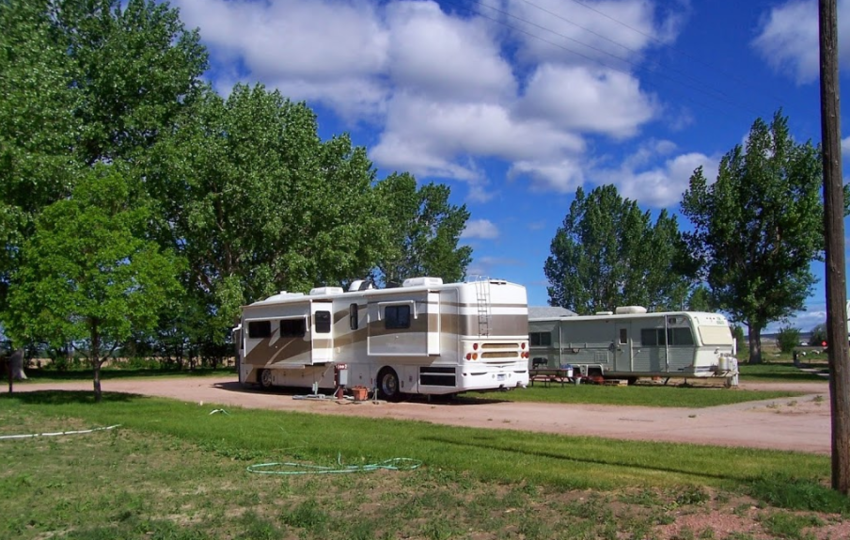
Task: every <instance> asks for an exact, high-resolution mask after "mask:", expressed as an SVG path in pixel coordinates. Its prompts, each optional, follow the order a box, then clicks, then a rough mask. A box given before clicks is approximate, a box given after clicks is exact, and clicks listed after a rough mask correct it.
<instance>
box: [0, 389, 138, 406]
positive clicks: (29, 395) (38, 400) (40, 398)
mask: <svg viewBox="0 0 850 540" xmlns="http://www.w3.org/2000/svg"><path fill="white" fill-rule="evenodd" d="M4 399H9V400H11V399H14V400H16V401H19V402H21V403H24V404H26V405H70V404H78V403H90V404H95V401H94V390H85V391H83V390H39V391H36V392H17V393H12V394H0V400H4ZM142 399H148V398H147V397H146V396H141V395H139V394H124V393H120V392H103V394H102V398H101V402H102V403H130V402H133V401H139V400H142Z"/></svg>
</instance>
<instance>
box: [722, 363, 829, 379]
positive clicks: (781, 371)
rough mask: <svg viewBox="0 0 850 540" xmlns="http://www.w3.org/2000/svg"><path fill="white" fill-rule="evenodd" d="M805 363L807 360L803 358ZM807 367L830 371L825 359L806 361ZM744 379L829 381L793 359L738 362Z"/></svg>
mask: <svg viewBox="0 0 850 540" xmlns="http://www.w3.org/2000/svg"><path fill="white" fill-rule="evenodd" d="M803 362H804V363H805V362H806V361H805V360H803ZM806 366H807V367H812V368H817V369H822V370H825V371H828V369H827V365H826V362H825V361H821V360H817V361H815V362H812V363H806ZM738 371H740V373H741V380H742V381H754V382H756V381H763V382H827V381H828V379H826V378H825V377H820V376H818V375H815V374H814V373H811V372H808V371H802V370H801V369H799V368H797V367H795V366H794V363H793V361H790V360H789V361H772V362H769V363H763V364H754V365H750V364H738Z"/></svg>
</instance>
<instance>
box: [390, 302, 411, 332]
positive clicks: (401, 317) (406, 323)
mask: <svg viewBox="0 0 850 540" xmlns="http://www.w3.org/2000/svg"><path fill="white" fill-rule="evenodd" d="M384 328H386V329H388V330H391V329H393V328H410V306H408V305H404V306H387V307H385V308H384Z"/></svg>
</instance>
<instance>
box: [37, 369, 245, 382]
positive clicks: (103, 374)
mask: <svg viewBox="0 0 850 540" xmlns="http://www.w3.org/2000/svg"><path fill="white" fill-rule="evenodd" d="M25 372H26V375H27V378H28V380H30V381H33V382H39V381H41V380H44V379H48V380H61V381H90V380H92V378H93V377H94V372H93V371H92V370H91V369H72V370H67V371H56V370H52V369H27V370H26V371H25ZM235 374H236V370H235V369H233V368H231V367H228V368H218V369H212V368H195V369H192V370H186V369H183V370H181V369H177V368H159V369H150V368H138V369H131V368H128V369H110V368H103V369H101V370H100V378H101V380H115V379H131V378H133V379H138V378H148V377H174V376H181V377H209V376H223V375H235ZM22 382H23V381H22ZM23 384H26V382H23Z"/></svg>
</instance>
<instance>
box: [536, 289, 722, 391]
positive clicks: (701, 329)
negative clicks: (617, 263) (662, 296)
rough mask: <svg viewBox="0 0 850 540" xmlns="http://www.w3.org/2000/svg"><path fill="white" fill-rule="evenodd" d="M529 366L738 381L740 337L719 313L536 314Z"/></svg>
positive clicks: (624, 376) (603, 374)
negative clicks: (737, 341)
mask: <svg viewBox="0 0 850 540" xmlns="http://www.w3.org/2000/svg"><path fill="white" fill-rule="evenodd" d="M528 327H529V350H530V351H531V355H530V356H531V360H530V362H529V369H540V368H550V369H551V368H561V367H563V366H571V367H572V368H573V370H575V371H577V372H580V374H581V376H585V377H588V376H590V377H593V376H597V377H605V378H617V379H628V380H630V381H634V380H636V379H637V378H638V377H662V378H669V377H679V378H703V377H705V378H709V377H714V378H722V379H725V382H726V384H727V386H733V385H737V384H738V361H737V359H736V358H735V339H734V338H733V336H732V331H731V329H730V327H729V322H728V320H727V319H726V317H725V316H723V315H722V314H719V313H704V312H692V311H670V312H658V313H647V311H646V309H645V308H642V307H638V306H628V307H621V308H617V310H616V311H615V312H614V313H611V312H601V313H598V314H596V315H585V316H577V315H576V316H560V317H533V316H532V317H531V318H530V319H529V321H528Z"/></svg>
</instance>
